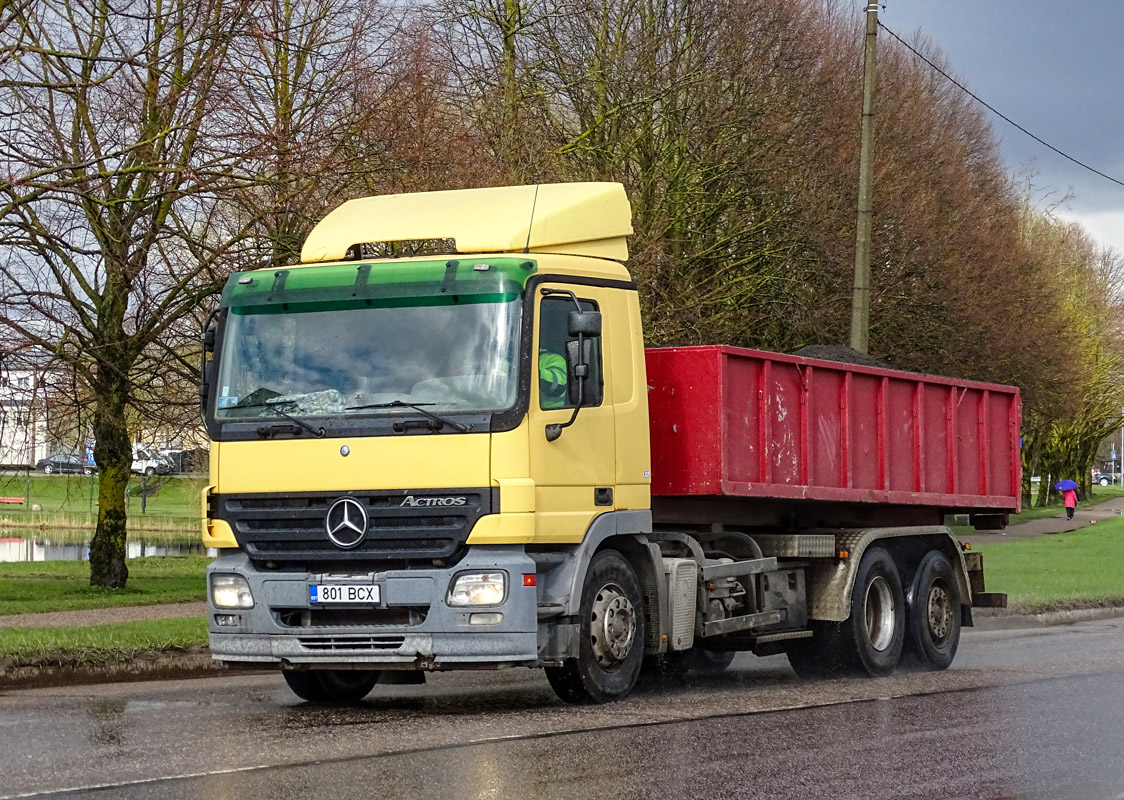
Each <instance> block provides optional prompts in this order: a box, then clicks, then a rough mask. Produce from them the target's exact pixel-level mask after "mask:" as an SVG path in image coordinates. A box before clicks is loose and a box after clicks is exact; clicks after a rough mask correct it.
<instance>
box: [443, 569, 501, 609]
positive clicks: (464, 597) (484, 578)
mask: <svg viewBox="0 0 1124 800" xmlns="http://www.w3.org/2000/svg"><path fill="white" fill-rule="evenodd" d="M506 596H507V576H506V575H505V574H504V573H502V572H465V573H463V574H461V575H458V576H457V577H456V579H455V580H454V581H453V585H452V586H451V587H449V596H448V597H447V598H446V599H445V602H446V603H448V604H449V605H451V606H498V605H499V604H500V603H502V602H503V601H504V597H506Z"/></svg>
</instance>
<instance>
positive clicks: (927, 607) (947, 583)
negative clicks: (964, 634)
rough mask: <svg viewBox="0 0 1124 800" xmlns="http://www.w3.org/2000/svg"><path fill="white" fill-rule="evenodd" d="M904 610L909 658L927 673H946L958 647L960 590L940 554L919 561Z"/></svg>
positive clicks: (945, 559) (933, 554)
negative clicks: (916, 661) (944, 670)
mask: <svg viewBox="0 0 1124 800" xmlns="http://www.w3.org/2000/svg"><path fill="white" fill-rule="evenodd" d="M906 607H907V609H908V625H907V627H908V630H909V652H910V654H911V655H912V656H914V657H915V658H917V660H919V661H920V662H921V664H922V665H924V666H925V667H926V668H927V669H933V670H942V669H948V668H949V666H950V665H951V664H952V659H953V658H954V657H955V656H956V648H957V647H958V646H959V645H960V586H959V584H958V583H957V581H956V574H955V573H954V572H953V569H952V564H951V563H950V562H949V560H948V558H946V557H945V555H944V554H943V553H941V552H938V551H936V550H932V551H930V552H929V553H926V555H925V557H924V558H923V559H921V563H920V564H919V565H918V567H917V572H916V573H914V576H913V583H912V584H911V585H910V589H909V595H908V597H907V598H906Z"/></svg>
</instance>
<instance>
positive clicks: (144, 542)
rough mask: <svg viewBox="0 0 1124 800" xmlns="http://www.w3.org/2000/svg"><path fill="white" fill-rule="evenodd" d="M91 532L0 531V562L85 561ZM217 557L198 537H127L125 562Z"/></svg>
mask: <svg viewBox="0 0 1124 800" xmlns="http://www.w3.org/2000/svg"><path fill="white" fill-rule="evenodd" d="M92 535H93V532H92V531H0V561H86V560H88V559H89V557H90V537H91V536H92ZM189 555H190V556H202V555H207V556H212V557H213V556H216V555H218V551H217V550H215V549H214V548H206V547H204V546H203V543H202V542H201V541H199V539H198V538H197V537H193V536H190V535H185V534H160V533H149V532H147V531H145V532H140V533H133V534H130V535H129V539H128V541H127V542H126V543H125V558H145V557H148V556H189Z"/></svg>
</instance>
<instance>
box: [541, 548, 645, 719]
mask: <svg viewBox="0 0 1124 800" xmlns="http://www.w3.org/2000/svg"><path fill="white" fill-rule="evenodd" d="M578 616H579V633H578V654H577V656H576V657H572V658H567V659H566V660H565V661H564V662H563V664H562V666H561V667H547V668H546V678H547V680H548V681H549V682H550V687H551V688H552V689H554V692H555V694H557V695H558V696H559V697H560V698H562V699H563V700H565V701H566V702H567V703H575V704H589V703H608V702H611V701H613V700H617V699H619V698H622V697H624V696H625V695H627V694H628V693H629V692H630V691H632V688H633V687H634V686H635V685H636V680H637V678H639V676H640V667H641V666H642V664H643V661H644V604H643V597H642V596H641V594H640V584H639V582H638V581H637V580H636V573H635V572H634V571H633V569H632V566H631V565H630V564H629V563H628V561H627V560H625V558H624V556H622V555H621V554H620V553H618V552H617V551H616V550H603V551H601V552H600V553H598V554H597V555H596V556H594V557H593V560H592V561H591V562H590V564H589V570H588V571H587V572H586V576H585V584H584V585H583V586H582V597H581V607H580V609H579V612H578Z"/></svg>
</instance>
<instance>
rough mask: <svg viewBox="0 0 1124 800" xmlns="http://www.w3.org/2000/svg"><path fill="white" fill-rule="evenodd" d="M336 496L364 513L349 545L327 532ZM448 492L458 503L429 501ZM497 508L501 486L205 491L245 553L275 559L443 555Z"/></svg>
mask: <svg viewBox="0 0 1124 800" xmlns="http://www.w3.org/2000/svg"><path fill="white" fill-rule="evenodd" d="M341 497H350V498H352V499H354V500H356V501H357V502H359V503H360V504H361V505H362V506H363V508H364V510H365V511H366V513H367V520H368V524H367V530H366V534H365V535H364V536H363V538H362V540H361V541H360V542H359V543H358V544H357V545H355V546H354V547H350V548H342V547H339V546H337V545H336V544H335V543H334V542H333V541H332V540H331V539H329V538H328V532H327V529H326V526H325V520H326V517H327V514H328V510H329V509H330V508H331V507H332V505H333V504H334V503H335V502H336V501H337V500H339V499H340V498H341ZM450 498H452V499H454V500H458V501H459V500H460V499H462V498H463V501H464V502H463V504H462V505H447V506H445V505H442V506H437V507H433V506H429V505H427V503H430V502H432V503H440V502H443V501H446V500H448V499H450ZM498 511H499V493H498V491H495V490H492V489H442V490H439V491H438V490H432V489H425V490H418V491H392V492H385V491H384V492H309V493H304V494H299V495H274V494H242V495H235V494H217V495H212V496H211V516H212V517H213V518H216V519H222V520H225V521H226V522H227V523H229V525H230V527H231V529H232V530H233V531H234V536H235V538H236V539H237V540H238V544H239V545H240V546H241V547H242V548H243V549H244V550H245V551H246V553H247V554H248V555H249V556H250V557H251V558H253V559H255V560H260V561H272V562H277V563H284V562H310V561H311V562H316V561H390V560H415V559H416V560H431V559H441V558H445V559H447V558H450V557H452V556H454V555H455V554H457V553H458V551H460V550H461V549H462V548H463V547H464V544H465V541H466V540H467V539H468V535H469V533H470V532H471V531H472V527H473V526H474V525H475V524H476V521H477V520H478V519H479V518H480V517H481V516H483V515H484V514H493V513H496V512H498Z"/></svg>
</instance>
